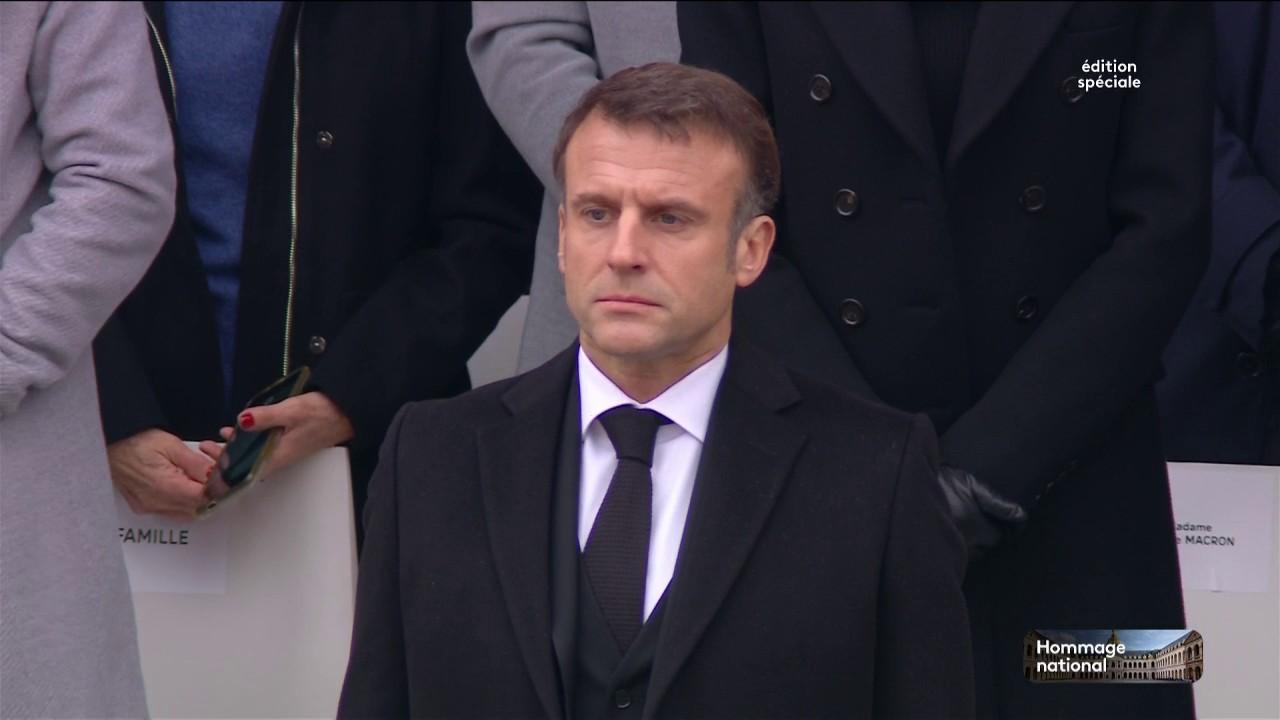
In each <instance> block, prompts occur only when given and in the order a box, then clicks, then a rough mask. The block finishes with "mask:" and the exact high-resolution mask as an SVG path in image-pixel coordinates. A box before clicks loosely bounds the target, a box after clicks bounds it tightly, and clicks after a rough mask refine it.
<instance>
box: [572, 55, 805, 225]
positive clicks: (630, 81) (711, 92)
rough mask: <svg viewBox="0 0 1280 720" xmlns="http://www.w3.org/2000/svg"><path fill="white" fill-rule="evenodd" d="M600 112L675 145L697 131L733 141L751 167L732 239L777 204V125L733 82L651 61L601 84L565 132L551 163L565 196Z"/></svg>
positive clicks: (589, 93) (699, 70) (581, 104)
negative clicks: (579, 139) (569, 169)
mask: <svg viewBox="0 0 1280 720" xmlns="http://www.w3.org/2000/svg"><path fill="white" fill-rule="evenodd" d="M596 110H599V111H600V113H601V115H603V116H604V117H605V118H606V119H607V120H609V121H611V122H614V123H617V124H618V125H621V126H623V127H631V126H635V125H644V126H648V127H650V128H652V129H653V130H655V131H657V132H658V134H659V135H661V136H662V137H664V138H666V139H667V140H671V141H677V142H687V141H688V140H689V131H690V130H691V129H694V128H696V129H700V130H705V131H707V132H710V133H711V134H712V135H715V136H717V137H720V138H723V139H725V140H727V141H729V142H730V144H732V145H733V146H734V148H735V149H736V150H737V151H738V153H739V154H741V156H742V158H743V160H744V161H745V162H746V166H747V182H746V187H745V188H743V192H742V193H741V194H740V195H739V196H738V200H737V203H736V204H735V207H734V226H733V235H734V237H737V235H738V233H740V232H742V229H743V228H745V227H746V225H747V223H748V222H750V221H751V218H753V217H755V216H757V215H763V214H765V213H767V212H769V211H770V210H772V209H773V206H774V204H775V203H777V202H778V193H779V191H780V189H781V184H782V183H781V167H780V164H779V161H778V144H777V142H776V141H775V140H774V137H773V128H771V127H770V126H769V119H768V117H766V116H765V113H764V108H762V107H760V103H759V102H758V101H756V99H755V98H754V97H752V96H751V94H750V93H748V92H747V91H746V90H745V89H743V87H742V86H741V85H739V84H738V83H736V82H734V81H733V80H731V79H730V78H728V77H726V76H724V75H721V74H720V73H718V72H714V71H711V70H704V69H702V68H696V67H691V66H689V65H676V64H674V63H649V64H648V65H641V66H640V67H632V68H627V69H625V70H621V71H619V72H617V73H615V74H614V75H611V76H610V77H608V78H607V79H605V80H603V81H601V82H599V83H596V85H595V86H594V87H592V88H591V89H590V90H588V91H587V92H586V94H585V95H583V96H582V99H581V100H580V101H578V105H577V107H575V108H574V109H573V112H571V113H569V117H567V118H565V121H564V126H563V127H561V128H560V138H559V139H558V140H557V141H556V148H555V154H554V156H553V157H552V160H553V162H554V164H555V174H556V181H557V182H558V183H560V188H561V191H562V192H563V190H564V153H565V149H566V148H567V147H568V145H569V140H570V139H572V138H573V134H574V133H575V132H577V130H578V126H580V125H582V123H583V121H585V120H586V119H587V117H588V116H589V115H591V113H592V112H594V111H596Z"/></svg>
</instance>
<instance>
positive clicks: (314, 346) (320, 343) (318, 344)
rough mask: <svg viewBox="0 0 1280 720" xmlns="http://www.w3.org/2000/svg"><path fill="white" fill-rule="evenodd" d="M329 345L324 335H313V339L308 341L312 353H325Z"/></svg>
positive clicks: (308, 347)
mask: <svg viewBox="0 0 1280 720" xmlns="http://www.w3.org/2000/svg"><path fill="white" fill-rule="evenodd" d="M327 347H329V343H328V341H326V340H325V339H324V336H322V335H312V336H311V339H310V340H308V341H307V349H308V350H310V351H311V354H312V355H319V354H321V353H323V352H324V349H325V348H327Z"/></svg>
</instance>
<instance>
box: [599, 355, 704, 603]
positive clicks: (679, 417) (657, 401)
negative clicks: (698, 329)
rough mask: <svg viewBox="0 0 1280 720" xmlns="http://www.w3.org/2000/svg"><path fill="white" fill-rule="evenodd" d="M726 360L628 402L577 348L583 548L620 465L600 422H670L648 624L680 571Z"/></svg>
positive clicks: (648, 587) (657, 475) (662, 448)
mask: <svg viewBox="0 0 1280 720" xmlns="http://www.w3.org/2000/svg"><path fill="white" fill-rule="evenodd" d="M728 359H729V346H728V345H726V346H725V347H724V348H722V349H721V350H720V352H719V353H717V354H716V355H715V356H714V357H712V358H711V359H710V360H708V361H707V362H705V363H703V364H702V365H700V366H699V367H698V368H697V369H695V370H694V371H693V372H691V373H689V374H688V375H685V376H684V377H683V378H681V379H680V381H679V382H677V383H676V384H674V385H672V386H671V387H669V388H667V389H666V390H665V391H663V393H662V394H661V395H659V396H658V397H656V398H654V399H652V400H650V401H649V402H647V403H638V402H636V401H635V400H632V399H631V398H630V397H627V394H626V393H624V392H622V390H620V389H619V388H618V386H617V385H615V384H613V381H612V380H610V379H609V378H608V377H606V376H605V374H604V373H602V372H600V369H599V368H597V367H596V366H595V363H593V362H591V358H588V357H587V354H586V352H584V351H583V350H582V348H578V391H579V394H580V396H581V400H582V478H581V480H582V482H581V484H580V489H579V492H578V548H579V549H582V548H584V547H586V544H587V538H588V537H590V535H591V526H592V525H594V524H595V521H596V513H598V512H599V511H600V505H601V504H602V503H604V496H605V493H607V492H608V491H609V482H610V481H611V480H612V479H613V471H614V469H615V468H617V466H618V457H617V455H616V454H615V453H614V450H613V443H611V442H609V436H608V434H607V433H605V431H604V426H603V425H601V424H600V422H599V421H598V420H597V418H599V417H600V415H601V414H602V413H604V412H605V411H607V410H611V409H613V408H615V407H618V406H619V405H631V406H634V407H638V408H648V409H650V410H653V411H654V412H659V413H662V414H663V415H665V416H666V417H667V418H668V419H670V420H671V424H669V425H663V426H661V427H659V428H658V438H657V441H656V443H655V445H654V450H653V470H652V475H653V522H652V523H651V524H650V526H649V565H648V571H647V573H646V576H645V584H644V618H645V620H648V619H649V613H651V612H653V608H654V606H655V605H657V604H658V599H659V598H661V597H662V593H663V591H664V590H666V588H667V583H669V582H671V575H672V573H673V572H675V567H676V555H677V554H678V553H679V551H680V539H681V538H682V537H684V521H685V517H686V516H688V514H689V498H690V497H691V496H692V495H693V481H694V478H695V477H696V476H697V474H698V460H699V459H700V458H701V457H702V443H703V441H705V440H706V437H707V422H708V421H709V420H710V419H711V403H712V402H713V401H714V400H715V397H716V390H717V388H719V387H720V378H721V377H722V376H723V375H724V368H725V364H726V363H727V362H728Z"/></svg>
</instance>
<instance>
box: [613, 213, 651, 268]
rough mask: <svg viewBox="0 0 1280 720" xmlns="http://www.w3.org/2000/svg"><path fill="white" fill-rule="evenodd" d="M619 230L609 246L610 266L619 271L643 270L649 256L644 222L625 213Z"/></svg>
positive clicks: (619, 223) (618, 226)
mask: <svg viewBox="0 0 1280 720" xmlns="http://www.w3.org/2000/svg"><path fill="white" fill-rule="evenodd" d="M617 228H618V230H617V233H616V234H615V235H614V237H613V242H612V244H611V245H610V246H609V265H610V266H611V267H612V268H613V269H614V270H618V271H627V270H639V269H642V268H643V267H644V266H645V265H646V263H647V255H648V251H647V246H646V242H645V237H644V224H643V222H642V221H641V219H640V218H638V217H635V216H634V215H632V214H630V213H623V215H622V217H621V218H619V220H618V225H617Z"/></svg>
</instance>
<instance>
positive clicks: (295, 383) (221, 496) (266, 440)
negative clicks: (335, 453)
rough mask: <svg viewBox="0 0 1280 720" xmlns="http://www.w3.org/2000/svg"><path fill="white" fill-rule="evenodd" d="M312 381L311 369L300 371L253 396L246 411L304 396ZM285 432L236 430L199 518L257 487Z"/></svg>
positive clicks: (208, 489) (220, 456) (272, 429)
mask: <svg viewBox="0 0 1280 720" xmlns="http://www.w3.org/2000/svg"><path fill="white" fill-rule="evenodd" d="M310 377H311V370H310V368H307V367H305V366H303V367H299V368H298V369H296V370H294V371H293V372H291V373H289V374H288V375H286V376H284V377H282V378H280V379H279V380H277V381H275V382H274V383H271V384H270V385H268V386H267V387H266V388H264V389H263V390H262V391H260V392H259V393H258V394H256V395H254V396H253V397H252V398H250V399H249V402H248V403H246V404H245V407H246V408H249V407H256V406H259V405H274V404H276V403H279V402H283V401H284V400H287V399H289V398H291V397H293V396H294V395H297V394H299V393H301V392H302V390H303V388H304V387H306V385H307V380H308V379H309V378H310ZM232 425H233V426H234V423H232ZM282 432H283V428H270V429H267V430H262V431H252V430H241V429H236V430H235V431H234V433H233V434H232V436H231V438H230V439H228V440H227V444H226V446H225V447H224V448H223V449H222V454H221V455H219V456H218V462H217V466H216V467H215V468H214V471H213V474H212V475H211V476H210V477H209V483H208V485H207V486H206V488H205V493H206V494H207V495H208V496H209V502H208V503H206V504H205V505H204V506H203V507H201V508H200V509H199V510H198V511H196V515H197V516H199V517H206V516H208V515H209V513H211V512H213V511H214V510H215V509H216V508H219V507H222V506H223V505H225V504H226V503H227V502H228V501H229V500H231V498H233V497H235V496H237V495H239V494H241V493H243V492H244V491H245V490H248V489H249V488H250V487H252V486H253V485H255V484H256V483H257V482H258V480H259V479H260V477H261V475H262V472H263V469H264V468H265V467H266V464H267V460H268V459H269V458H270V457H271V453H272V452H273V451H274V450H275V447H276V444H277V443H278V442H279V440H280V433H282Z"/></svg>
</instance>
